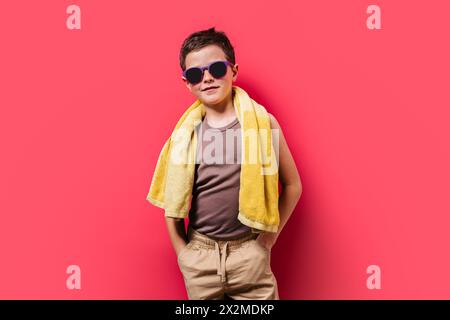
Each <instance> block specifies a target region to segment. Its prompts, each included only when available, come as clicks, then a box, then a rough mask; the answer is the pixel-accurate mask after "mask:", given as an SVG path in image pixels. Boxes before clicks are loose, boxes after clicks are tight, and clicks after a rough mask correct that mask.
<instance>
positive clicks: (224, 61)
mask: <svg viewBox="0 0 450 320" xmlns="http://www.w3.org/2000/svg"><path fill="white" fill-rule="evenodd" d="M217 62H223V63H225V65H226V67H227V68H228V66H231V67H233V66H234V64H233V63H231V62H230V61H228V60H217V61H213V62H211V63H210V64H208V65H207V66H204V67H191V68H189V69H186V70H184V71H183V77H184V78H185V79H186V81H188V82H189V83H190V84H192V85H196V84H199V83H200V82H202V80H203V77H204V75H205V70H206V69H208V72H209V73H211V72H210V71H209V68H210V67H211V66H212V65H213V64H214V63H217ZM191 69H200V71H201V72H202V77H201V78H200V81H199V82H196V83H192V82H190V81H189V80H188V78H187V76H186V74H187V71H189V70H191ZM225 74H226V73H225ZM211 75H212V74H211ZM213 77H214V76H213ZM214 78H215V79H218V78H216V77H214Z"/></svg>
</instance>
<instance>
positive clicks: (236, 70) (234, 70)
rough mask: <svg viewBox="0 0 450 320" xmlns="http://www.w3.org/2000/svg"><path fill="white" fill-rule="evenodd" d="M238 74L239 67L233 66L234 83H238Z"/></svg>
mask: <svg viewBox="0 0 450 320" xmlns="http://www.w3.org/2000/svg"><path fill="white" fill-rule="evenodd" d="M238 72H239V65H238V64H237V63H236V64H235V65H234V66H233V81H236V79H237V75H238Z"/></svg>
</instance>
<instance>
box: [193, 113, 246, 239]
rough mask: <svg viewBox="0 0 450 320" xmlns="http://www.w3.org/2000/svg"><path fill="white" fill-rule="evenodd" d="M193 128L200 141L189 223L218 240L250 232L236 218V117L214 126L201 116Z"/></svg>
mask: <svg viewBox="0 0 450 320" xmlns="http://www.w3.org/2000/svg"><path fill="white" fill-rule="evenodd" d="M196 130H197V133H198V135H197V137H198V139H199V140H198V142H199V143H198V144H197V155H196V164H195V177H194V186H193V191H192V202H191V208H190V211H189V224H190V225H191V226H192V227H193V228H194V229H196V230H197V231H198V232H201V233H203V234H206V235H207V236H209V237H211V238H214V239H218V240H229V239H233V238H237V237H241V236H243V235H247V234H249V233H251V228H250V227H248V226H246V225H244V224H242V223H241V222H240V221H239V220H238V219H237V215H238V213H239V188H240V173H241V164H240V163H241V126H240V123H239V120H238V119H237V118H236V119H235V120H234V121H232V122H231V123H229V124H228V125H226V126H223V127H220V128H214V127H210V126H209V124H208V121H207V120H206V117H204V118H203V121H202V122H201V124H199V125H198V126H197V128H196ZM200 142H201V143H200ZM221 150H222V152H221Z"/></svg>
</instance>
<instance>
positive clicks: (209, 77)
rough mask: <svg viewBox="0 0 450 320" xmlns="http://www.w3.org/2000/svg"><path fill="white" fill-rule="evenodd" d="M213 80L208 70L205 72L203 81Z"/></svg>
mask: <svg viewBox="0 0 450 320" xmlns="http://www.w3.org/2000/svg"><path fill="white" fill-rule="evenodd" d="M211 79H214V77H213V76H212V75H211V73H209V71H208V69H206V70H205V73H204V74H203V80H211Z"/></svg>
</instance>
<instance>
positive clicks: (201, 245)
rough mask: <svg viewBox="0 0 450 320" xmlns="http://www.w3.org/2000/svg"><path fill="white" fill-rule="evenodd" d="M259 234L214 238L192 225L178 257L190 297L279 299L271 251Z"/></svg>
mask: <svg viewBox="0 0 450 320" xmlns="http://www.w3.org/2000/svg"><path fill="white" fill-rule="evenodd" d="M257 236H258V234H256V233H252V234H249V235H246V236H244V237H241V238H238V239H233V240H214V239H212V238H210V237H208V236H206V235H204V234H202V233H200V232H198V231H197V230H194V229H193V228H192V227H191V226H190V225H189V227H188V244H187V245H186V246H185V247H184V248H183V249H181V251H180V252H179V254H178V258H177V259H178V265H179V267H180V270H181V273H182V274H183V278H184V282H185V285H186V291H187V294H188V297H189V299H191V300H205V299H216V300H220V299H227V298H231V299H235V300H279V296H278V286H277V281H276V279H275V275H274V274H273V273H272V270H271V266H270V256H271V252H270V250H268V249H267V248H265V247H264V246H263V245H262V244H261V243H259V242H258V241H256V237H257Z"/></svg>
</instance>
